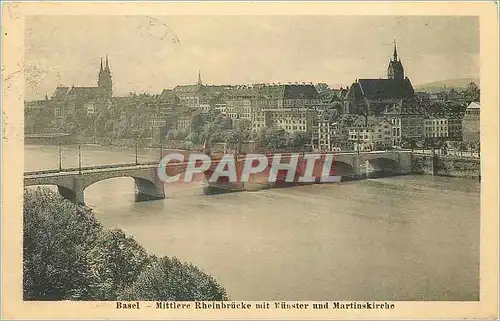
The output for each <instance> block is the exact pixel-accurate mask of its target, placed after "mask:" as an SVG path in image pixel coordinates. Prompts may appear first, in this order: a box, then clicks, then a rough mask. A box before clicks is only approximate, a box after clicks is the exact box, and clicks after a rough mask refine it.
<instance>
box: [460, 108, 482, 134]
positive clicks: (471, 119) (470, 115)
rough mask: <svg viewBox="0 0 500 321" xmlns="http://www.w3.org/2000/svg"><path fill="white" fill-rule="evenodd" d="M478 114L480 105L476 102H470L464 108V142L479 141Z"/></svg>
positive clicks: (479, 126)
mask: <svg viewBox="0 0 500 321" xmlns="http://www.w3.org/2000/svg"><path fill="white" fill-rule="evenodd" d="M480 114H481V105H480V104H479V103H478V102H472V103H470V104H469V106H467V108H466V110H465V115H464V118H463V119H462V131H463V140H464V141H466V142H479V141H480V131H481V124H480Z"/></svg>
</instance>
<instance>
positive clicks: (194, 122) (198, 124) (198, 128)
mask: <svg viewBox="0 0 500 321" xmlns="http://www.w3.org/2000/svg"><path fill="white" fill-rule="evenodd" d="M204 125H205V120H204V119H203V116H202V115H201V114H200V113H194V114H193V115H192V116H191V130H192V131H193V132H195V133H198V134H199V133H201V132H202V130H203V127H204Z"/></svg>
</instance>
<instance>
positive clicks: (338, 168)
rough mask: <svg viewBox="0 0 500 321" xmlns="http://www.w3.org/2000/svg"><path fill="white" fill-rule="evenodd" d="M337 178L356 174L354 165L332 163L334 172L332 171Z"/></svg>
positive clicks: (339, 162)
mask: <svg viewBox="0 0 500 321" xmlns="http://www.w3.org/2000/svg"><path fill="white" fill-rule="evenodd" d="M330 173H332V174H333V175H335V176H342V177H350V176H352V175H354V174H355V171H354V167H353V166H352V164H350V163H347V162H343V161H339V160H334V161H333V162H332V171H330Z"/></svg>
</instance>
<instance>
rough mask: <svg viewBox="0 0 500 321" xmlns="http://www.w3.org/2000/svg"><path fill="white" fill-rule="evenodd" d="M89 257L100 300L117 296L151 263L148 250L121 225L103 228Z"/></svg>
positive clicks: (96, 291) (113, 298) (96, 293)
mask: <svg viewBox="0 0 500 321" xmlns="http://www.w3.org/2000/svg"><path fill="white" fill-rule="evenodd" d="M87 257H88V262H89V266H90V270H91V271H92V274H93V275H95V277H96V279H97V283H98V285H96V289H95V290H94V291H95V293H94V295H95V296H96V297H98V298H100V300H116V297H117V293H118V292H120V291H122V290H123V289H124V288H125V287H126V286H128V285H131V284H132V282H133V281H134V280H135V279H137V277H138V275H139V273H140V272H141V270H142V269H143V267H145V266H146V265H147V264H148V263H149V258H148V254H147V253H146V250H145V249H144V248H143V247H142V246H140V245H139V244H138V243H137V242H136V241H135V240H134V239H133V238H131V237H127V236H126V235H125V233H123V231H122V230H120V229H109V230H104V231H102V232H101V233H100V234H99V237H98V238H97V239H96V240H95V242H94V247H93V248H92V249H91V250H90V251H89V252H88V254H87Z"/></svg>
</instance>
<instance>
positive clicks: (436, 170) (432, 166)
mask: <svg viewBox="0 0 500 321" xmlns="http://www.w3.org/2000/svg"><path fill="white" fill-rule="evenodd" d="M412 172H413V173H415V174H429V175H436V176H447V177H461V178H469V179H477V180H480V179H481V162H480V159H478V158H469V157H456V156H442V155H413V163H412Z"/></svg>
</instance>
